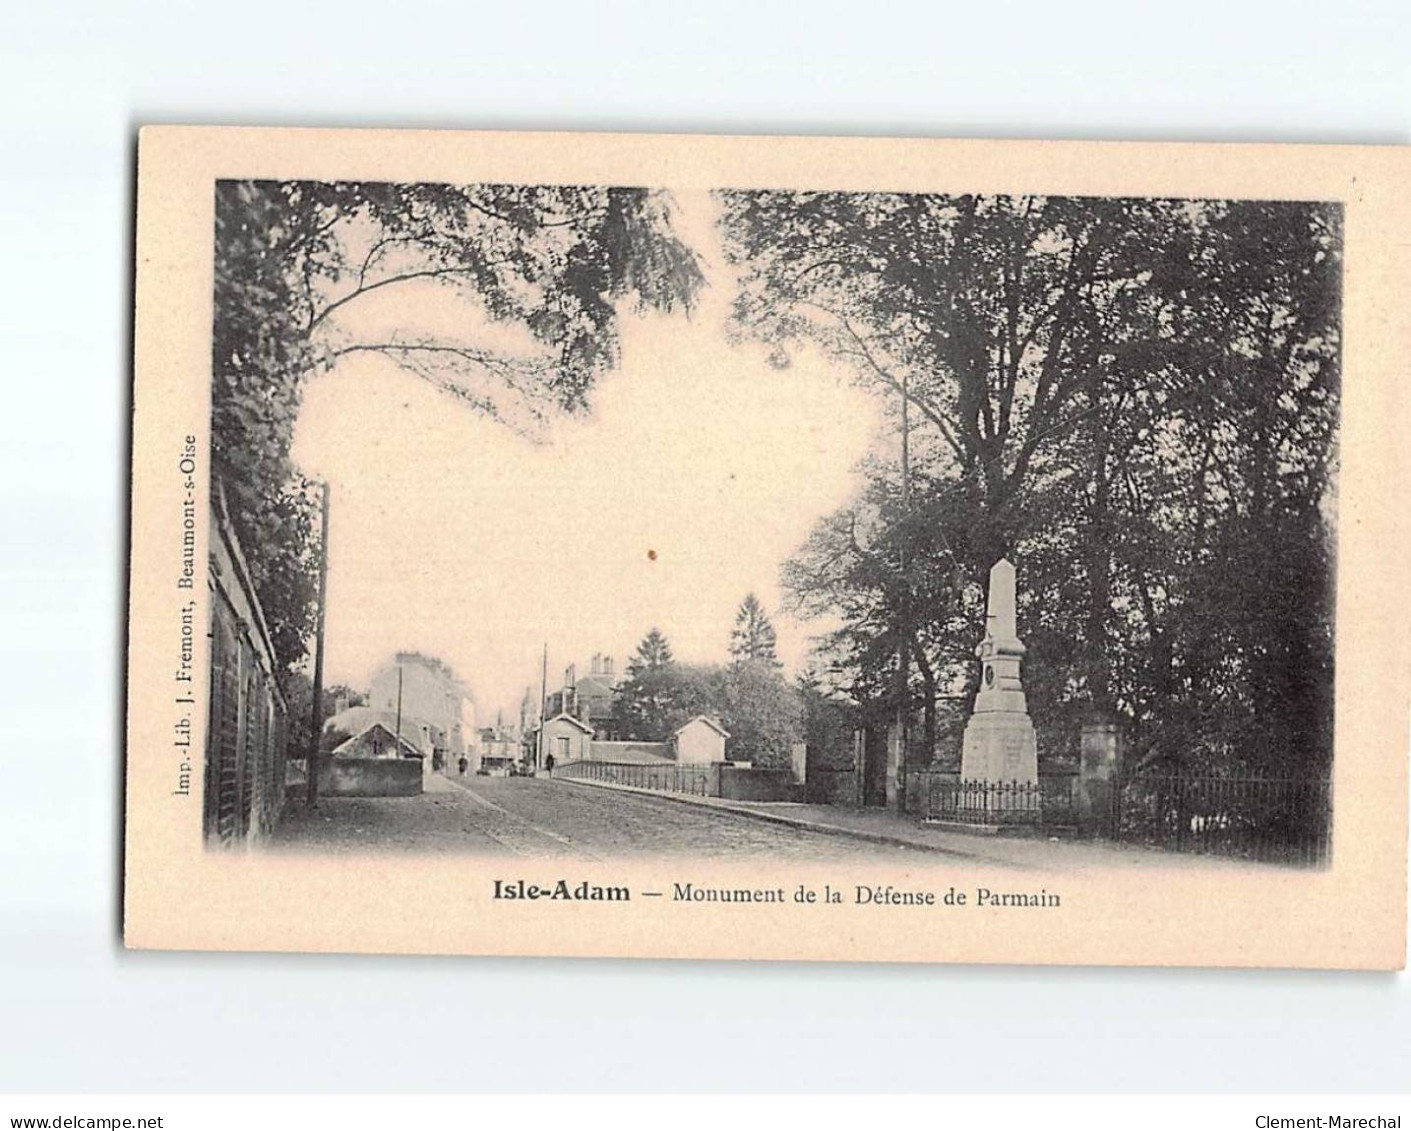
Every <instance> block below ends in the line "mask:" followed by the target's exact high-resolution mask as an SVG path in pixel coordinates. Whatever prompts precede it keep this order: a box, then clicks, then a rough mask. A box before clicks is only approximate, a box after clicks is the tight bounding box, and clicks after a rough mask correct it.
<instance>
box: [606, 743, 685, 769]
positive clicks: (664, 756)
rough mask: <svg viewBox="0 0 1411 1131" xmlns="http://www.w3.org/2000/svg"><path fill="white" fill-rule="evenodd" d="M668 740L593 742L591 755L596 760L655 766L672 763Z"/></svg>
mask: <svg viewBox="0 0 1411 1131" xmlns="http://www.w3.org/2000/svg"><path fill="white" fill-rule="evenodd" d="M670 749H671V745H670V743H666V742H599V741H596V740H595V741H594V742H593V744H592V748H591V751H590V753H589V757H590V758H591V759H592V760H593V761H594V762H628V763H631V764H633V765H638V766H655V765H657V764H659V763H672V762H674V761H675V759H673V758H671V757H670V756H669V755H668V753H667V751H669V750H670Z"/></svg>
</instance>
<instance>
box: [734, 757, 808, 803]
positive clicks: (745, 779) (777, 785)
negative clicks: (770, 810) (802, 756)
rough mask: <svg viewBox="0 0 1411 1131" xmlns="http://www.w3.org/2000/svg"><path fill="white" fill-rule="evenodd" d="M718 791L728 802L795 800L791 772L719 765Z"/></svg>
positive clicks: (795, 792)
mask: <svg viewBox="0 0 1411 1131" xmlns="http://www.w3.org/2000/svg"><path fill="white" fill-rule="evenodd" d="M717 768H718V770H719V774H720V778H719V786H718V789H719V792H718V793H717V794H716V796H717V797H722V798H725V799H726V800H727V801H797V800H799V799H800V793H801V791H800V790H799V787H798V786H797V785H796V784H795V782H794V772H793V770H761V769H757V768H755V767H750V768H748V769H746V768H745V767H743V766H731V765H728V764H726V763H723V762H722V763H718V764H717Z"/></svg>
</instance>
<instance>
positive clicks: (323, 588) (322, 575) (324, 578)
mask: <svg viewBox="0 0 1411 1131" xmlns="http://www.w3.org/2000/svg"><path fill="white" fill-rule="evenodd" d="M329 498H330V490H329V486H328V484H327V483H324V485H323V521H322V527H321V531H320V534H319V543H318V558H319V562H318V628H317V630H316V635H315V637H314V702H313V707H312V708H311V710H312V713H313V717H312V718H311V719H310V720H309V751H308V756H307V758H306V759H305V760H304V765H305V766H306V767H308V775H309V781H308V790H307V792H306V793H305V794H304V805H305V806H306V807H307V808H309V809H316V808H318V761H319V743H320V741H321V740H322V737H323V626H324V619H325V614H326V613H327V611H328V506H329Z"/></svg>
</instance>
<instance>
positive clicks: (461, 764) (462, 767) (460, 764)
mask: <svg viewBox="0 0 1411 1131" xmlns="http://www.w3.org/2000/svg"><path fill="white" fill-rule="evenodd" d="M456 765H457V767H459V769H460V772H461V777H465V768H466V767H467V766H468V765H470V763H469V762H467V761H466V759H465V755H464V754H462V755H461V760H460V761H459V762H457V763H456Z"/></svg>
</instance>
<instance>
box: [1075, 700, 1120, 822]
mask: <svg viewBox="0 0 1411 1131" xmlns="http://www.w3.org/2000/svg"><path fill="white" fill-rule="evenodd" d="M1122 747H1123V736H1122V726H1121V724H1120V723H1119V722H1118V721H1117V718H1116V717H1115V716H1114V715H1111V714H1108V713H1107V712H1097V713H1094V714H1093V715H1092V716H1091V717H1090V718H1089V719H1088V721H1087V722H1085V723H1084V724H1083V730H1082V744H1081V748H1080V755H1079V758H1080V760H1079V764H1078V781H1077V790H1076V793H1075V795H1074V801H1075V802H1076V804H1077V808H1078V813H1077V817H1078V830H1079V832H1081V833H1083V834H1084V835H1086V836H1113V835H1115V833H1116V830H1115V829H1114V828H1113V811H1114V810H1113V807H1114V805H1115V803H1116V797H1115V795H1114V794H1115V790H1116V789H1117V787H1118V776H1119V775H1120V774H1121V772H1122Z"/></svg>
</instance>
